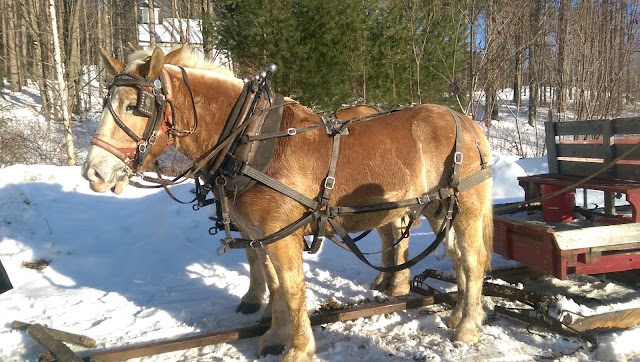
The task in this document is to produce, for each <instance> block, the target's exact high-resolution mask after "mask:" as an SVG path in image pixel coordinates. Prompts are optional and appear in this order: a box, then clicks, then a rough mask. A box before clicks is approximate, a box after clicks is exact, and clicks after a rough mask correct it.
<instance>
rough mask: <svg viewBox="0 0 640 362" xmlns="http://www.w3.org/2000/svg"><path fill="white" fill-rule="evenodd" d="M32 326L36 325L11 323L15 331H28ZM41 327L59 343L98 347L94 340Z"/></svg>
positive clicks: (18, 322)
mask: <svg viewBox="0 0 640 362" xmlns="http://www.w3.org/2000/svg"><path fill="white" fill-rule="evenodd" d="M32 325H34V324H30V323H25V322H20V321H13V322H11V328H13V329H20V330H27V329H28V328H29V327H31V326H32ZM41 327H42V328H44V329H45V330H46V331H47V332H48V333H49V334H50V335H51V336H53V338H55V339H57V340H59V341H62V342H67V343H72V344H76V345H78V346H84V347H95V346H96V341H95V340H94V339H93V338H90V337H87V336H83V335H81V334H74V333H69V332H65V331H61V330H58V329H53V328H49V327H45V326H41Z"/></svg>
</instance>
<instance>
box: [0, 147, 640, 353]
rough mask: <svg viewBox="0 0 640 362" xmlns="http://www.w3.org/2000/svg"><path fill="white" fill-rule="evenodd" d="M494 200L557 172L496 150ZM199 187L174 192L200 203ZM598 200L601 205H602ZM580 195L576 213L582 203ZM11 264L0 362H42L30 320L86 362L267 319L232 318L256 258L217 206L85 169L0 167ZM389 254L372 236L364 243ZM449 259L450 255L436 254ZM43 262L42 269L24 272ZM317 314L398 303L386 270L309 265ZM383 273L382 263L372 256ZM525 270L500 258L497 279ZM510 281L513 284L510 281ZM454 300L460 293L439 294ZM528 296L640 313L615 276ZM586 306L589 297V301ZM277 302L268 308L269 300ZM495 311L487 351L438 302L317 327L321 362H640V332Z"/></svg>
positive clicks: (0, 216) (427, 264) (5, 246)
mask: <svg viewBox="0 0 640 362" xmlns="http://www.w3.org/2000/svg"><path fill="white" fill-rule="evenodd" d="M493 170H494V174H495V186H494V191H493V195H494V201H495V203H505V202H515V201H521V200H522V199H523V197H524V193H523V191H522V189H521V188H520V187H519V186H518V183H517V180H516V177H517V176H521V175H526V174H532V173H541V172H545V171H546V170H547V166H546V158H544V157H542V158H528V159H519V158H518V157H514V156H505V155H500V154H494V163H493ZM192 190H193V184H190V183H186V184H183V185H178V186H174V187H172V192H173V193H175V194H176V196H177V197H179V198H181V199H190V198H192V196H193V195H192ZM597 197H598V196H597V195H594V196H593V197H590V201H591V202H596V203H598V202H600V201H598V200H597ZM577 199H578V203H579V201H580V198H577ZM0 210H1V211H0V260H2V263H3V264H4V266H5V268H6V269H7V272H8V275H9V277H10V279H11V282H12V283H13V286H14V288H13V290H10V291H8V292H6V293H4V294H2V295H0V360H2V361H36V360H38V356H39V354H41V353H42V352H43V351H44V350H43V348H42V347H40V346H39V345H38V344H37V343H35V342H34V341H33V340H32V339H31V338H30V337H29V336H28V335H27V334H26V333H25V332H24V331H20V330H14V329H11V328H10V323H11V322H12V321H14V320H19V321H23V322H29V323H41V324H45V325H47V326H49V327H51V328H56V329H60V330H64V331H67V332H72V333H77V334H83V335H87V336H89V337H91V338H94V339H95V340H96V341H97V343H98V346H97V348H96V349H93V350H86V349H83V348H81V347H75V346H72V348H73V349H74V351H77V352H78V353H79V354H80V355H88V354H89V353H91V351H96V350H104V349H109V348H114V347H117V346H122V345H127V344H136V343H142V342H147V341H156V340H162V339H167V338H171V337H176V336H183V335H187V334H193V333H199V332H211V331H220V330H225V329H229V328H233V327H246V326H252V325H255V324H256V322H257V321H258V320H259V319H260V313H261V311H260V312H258V313H256V314H253V315H241V314H236V313H235V311H234V310H235V307H236V306H237V305H238V303H239V302H240V298H241V296H242V295H243V294H244V293H245V292H246V291H247V288H248V285H249V279H248V264H247V261H246V258H245V254H244V252H243V251H240V250H233V251H230V252H228V253H227V254H226V255H224V256H218V255H217V254H216V249H217V248H218V246H219V245H220V244H219V242H218V240H219V238H220V235H217V236H211V235H209V232H208V230H209V228H210V227H212V226H213V225H212V222H211V221H210V220H209V216H210V215H211V214H212V209H211V207H208V208H205V209H202V210H199V211H194V210H192V208H191V205H182V204H178V203H176V202H174V201H172V200H171V199H170V198H169V197H168V196H167V195H166V194H165V193H164V192H163V191H161V190H149V189H136V188H133V187H129V188H127V189H126V190H125V191H124V193H123V194H122V195H119V196H115V195H113V194H111V193H105V194H96V193H93V192H92V191H90V190H89V187H88V182H87V181H86V180H84V179H83V178H82V177H81V176H80V168H79V167H78V166H69V167H61V166H48V165H31V166H26V165H13V166H8V167H4V168H0ZM433 238H434V235H433V233H432V232H431V230H430V229H429V227H428V224H427V223H426V222H424V223H422V225H421V226H420V227H419V228H417V229H414V230H413V232H412V240H411V248H410V253H411V254H412V255H416V254H417V253H418V252H420V251H422V250H423V249H424V247H425V245H427V243H429V242H430V241H431V240H433ZM360 243H361V244H362V245H364V249H367V250H368V251H377V250H379V248H380V244H379V241H378V239H377V236H376V235H375V233H372V234H371V235H369V236H367V238H366V239H365V240H363V241H361V242H360ZM438 254H439V255H442V250H439V253H438ZM38 260H45V261H47V262H48V263H49V264H48V266H47V267H45V268H44V269H42V270H37V269H29V268H26V267H25V266H24V264H25V263H27V262H35V261H38ZM304 260H305V266H304V268H305V269H304V270H305V276H306V281H307V306H308V309H309V311H310V312H313V311H315V310H317V309H318V308H319V307H320V306H321V305H322V304H323V303H325V302H327V301H330V300H335V301H337V302H341V303H360V302H367V301H368V302H374V301H379V300H386V299H388V297H387V296H385V295H384V294H383V293H380V292H377V291H372V290H370V288H369V286H370V283H371V282H372V281H373V279H374V277H375V275H376V272H375V271H374V270H373V269H371V268H369V267H368V266H366V265H364V264H363V263H361V262H360V261H359V260H358V259H357V258H356V257H355V256H353V255H351V254H349V253H348V252H346V251H345V250H343V249H341V248H339V247H337V246H336V245H333V244H332V243H330V242H327V243H325V244H324V245H323V247H322V249H321V251H320V252H319V253H317V254H313V255H305V256H304ZM372 261H373V262H374V263H379V258H377V257H376V256H373V257H372ZM513 266H517V263H515V262H513V261H509V260H505V259H503V258H501V257H499V256H497V255H494V257H493V263H492V267H493V268H494V269H495V270H500V269H503V268H509V267H513ZM426 268H432V269H438V270H442V271H445V272H450V271H452V265H451V262H450V260H449V259H446V258H445V259H444V260H442V261H439V260H437V258H436V256H435V255H432V256H430V257H428V258H427V259H426V260H424V261H422V262H421V263H419V264H418V265H416V266H414V267H413V268H412V274H413V275H415V274H418V273H420V272H422V271H423V270H424V269H426ZM499 282H501V283H506V282H504V281H499ZM436 286H437V287H438V288H439V289H441V290H443V291H452V290H455V287H454V286H453V285H448V284H446V283H440V284H437V285H436ZM521 286H524V287H525V288H527V289H531V290H538V291H544V292H546V293H550V294H552V295H556V296H559V302H558V305H556V308H557V309H558V310H563V311H567V312H572V313H581V314H583V315H592V314H597V313H602V312H606V311H611V310H621V309H627V308H636V307H640V295H639V294H638V292H637V285H632V286H629V285H628V284H624V283H621V282H616V281H613V280H609V279H607V278H606V277H595V276H572V277H571V278H570V279H569V280H566V281H561V280H557V279H554V278H552V277H548V276H541V277H538V278H534V279H525V280H523V281H522V285H521ZM577 296H584V298H578V297H577ZM265 302H266V299H265ZM495 305H506V306H514V304H513V303H512V302H509V301H506V300H503V299H499V298H489V297H484V307H485V311H486V313H487V322H486V325H485V327H484V328H483V333H482V336H481V339H480V343H479V344H478V345H473V346H470V345H466V344H463V343H459V342H455V343H454V342H451V341H450V339H449V338H450V336H451V331H450V330H449V329H447V327H446V321H447V319H448V316H449V313H450V311H451V309H450V307H448V306H447V305H445V304H440V305H436V306H432V307H426V308H422V309H417V310H409V311H402V312H396V313H390V314H385V315H379V316H374V317H371V318H360V319H357V320H354V321H347V322H339V323H332V324H326V325H323V326H317V327H314V328H313V332H314V336H315V339H316V344H317V353H316V356H315V357H314V361H369V362H373V361H393V360H395V361H532V360H559V361H583V360H599V361H623V360H625V361H626V360H638V361H640V345H639V344H638V343H637V341H638V339H640V329H639V328H632V329H628V330H623V331H615V332H608V333H600V334H597V335H595V337H596V338H597V340H598V342H599V346H598V348H596V349H595V350H590V348H589V346H588V345H587V344H585V343H584V342H583V341H581V340H579V339H576V338H571V337H565V336H561V335H558V334H554V333H552V332H550V331H548V330H544V329H541V328H528V327H529V326H528V325H527V324H525V323H523V322H519V321H515V320H512V319H509V318H507V317H505V316H502V315H495V314H494V313H493V307H494V306H495ZM257 353H258V349H257V338H251V339H246V340H241V341H237V342H233V343H223V344H219V345H212V346H208V347H204V348H198V349H192V350H186V351H178V352H172V353H167V354H162V355H157V356H152V357H147V358H143V359H142V360H145V361H254V360H257V361H276V360H277V359H278V357H277V356H266V357H260V358H259V357H258V356H257Z"/></svg>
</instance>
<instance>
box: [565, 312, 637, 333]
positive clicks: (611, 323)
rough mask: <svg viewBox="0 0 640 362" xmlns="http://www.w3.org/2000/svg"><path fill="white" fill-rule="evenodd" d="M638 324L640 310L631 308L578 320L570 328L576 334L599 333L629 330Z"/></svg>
mask: <svg viewBox="0 0 640 362" xmlns="http://www.w3.org/2000/svg"><path fill="white" fill-rule="evenodd" d="M638 324H640V308H632V309H624V310H616V311H613V312H608V313H602V314H598V315H593V316H588V317H584V318H580V319H578V320H577V321H575V322H574V323H573V324H571V326H570V327H571V328H573V329H575V330H577V331H578V332H600V331H606V330H611V329H624V328H631V327H635V326H637V325H638Z"/></svg>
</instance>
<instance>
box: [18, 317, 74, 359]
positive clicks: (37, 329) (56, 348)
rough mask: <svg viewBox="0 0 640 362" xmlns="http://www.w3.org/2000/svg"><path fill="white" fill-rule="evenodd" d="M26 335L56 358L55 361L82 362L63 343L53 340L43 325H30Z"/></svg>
mask: <svg viewBox="0 0 640 362" xmlns="http://www.w3.org/2000/svg"><path fill="white" fill-rule="evenodd" d="M27 333H28V334H29V335H30V336H31V338H33V339H34V340H35V341H36V342H38V344H39V345H41V346H42V347H44V348H45V349H46V350H47V351H49V352H51V354H53V356H54V357H55V358H56V361H58V362H83V360H82V358H80V357H78V356H76V355H75V353H73V351H72V350H71V349H70V348H69V347H67V346H66V345H65V344H64V343H62V342H60V341H59V340H57V339H55V338H54V337H53V336H52V335H51V334H50V333H49V332H48V331H47V329H46V328H45V327H44V326H43V325H40V324H32V325H30V326H29V327H27Z"/></svg>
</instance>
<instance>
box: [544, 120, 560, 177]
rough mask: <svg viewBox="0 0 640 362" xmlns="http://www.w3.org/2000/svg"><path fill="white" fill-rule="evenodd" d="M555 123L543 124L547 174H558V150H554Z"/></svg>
mask: <svg viewBox="0 0 640 362" xmlns="http://www.w3.org/2000/svg"><path fill="white" fill-rule="evenodd" d="M557 124H559V123H557V122H545V124H544V133H545V142H546V144H547V161H548V164H549V172H551V173H558V150H557V149H556V136H555V135H556V131H555V128H556V125H557Z"/></svg>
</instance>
